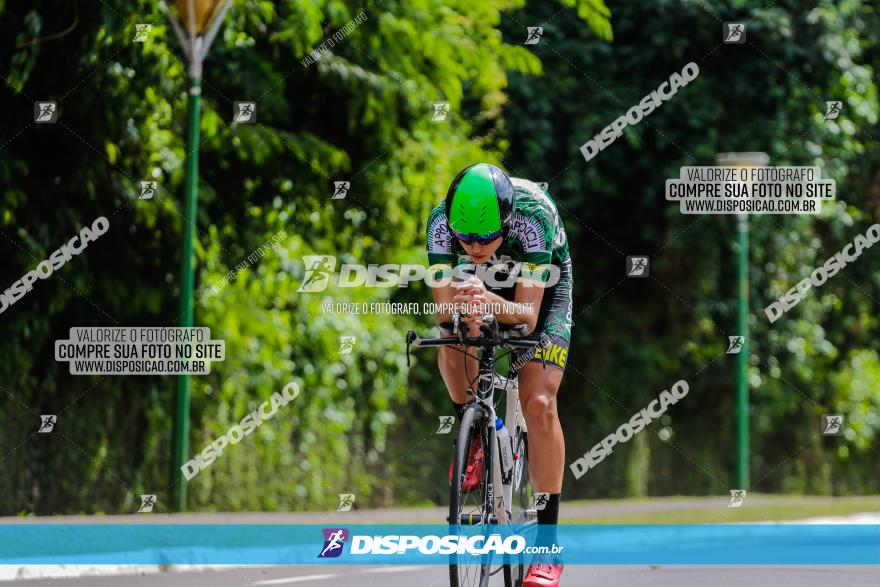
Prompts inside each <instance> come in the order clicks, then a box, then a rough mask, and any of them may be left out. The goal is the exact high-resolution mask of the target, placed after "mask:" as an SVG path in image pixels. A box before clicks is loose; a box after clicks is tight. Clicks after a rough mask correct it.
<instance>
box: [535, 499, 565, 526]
mask: <svg viewBox="0 0 880 587" xmlns="http://www.w3.org/2000/svg"><path fill="white" fill-rule="evenodd" d="M561 495H562V494H561V493H548V494H547V505H546V506H544V509H542V510H538V523H539V524H553V525H556V524H558V523H559V498H560V496H561Z"/></svg>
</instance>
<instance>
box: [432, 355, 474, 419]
mask: <svg viewBox="0 0 880 587" xmlns="http://www.w3.org/2000/svg"><path fill="white" fill-rule="evenodd" d="M462 350H464V347H440V353H439V355H438V357H437V363H438V366H439V367H440V375H441V376H442V377H443V382H444V383H446V389H447V390H449V397H450V398H451V399H452V402H453V403H455V404H457V405H462V404H466V403H467V402H468V401H470V398H469V397H468V394H467V388H468V387H469V386H470V382H471V381H473V380H475V379H476V378H477V374H478V373H479V364H478V363H477V359H476V357H475V356H473V355H474V352H473V350H471V352H470V353H469V355H470V356H468V357H467V359H465V357H464V355H463V354H462V353H461V351H462ZM465 361H467V362H465Z"/></svg>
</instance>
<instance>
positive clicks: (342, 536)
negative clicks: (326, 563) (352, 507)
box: [318, 528, 348, 558]
mask: <svg viewBox="0 0 880 587" xmlns="http://www.w3.org/2000/svg"><path fill="white" fill-rule="evenodd" d="M322 532H323V533H324V546H323V547H322V548H321V552H319V553H318V558H336V557H338V556H339V555H340V554H342V549H343V547H344V546H345V541H346V540H348V530H346V529H345V528H324V529H323V530H322Z"/></svg>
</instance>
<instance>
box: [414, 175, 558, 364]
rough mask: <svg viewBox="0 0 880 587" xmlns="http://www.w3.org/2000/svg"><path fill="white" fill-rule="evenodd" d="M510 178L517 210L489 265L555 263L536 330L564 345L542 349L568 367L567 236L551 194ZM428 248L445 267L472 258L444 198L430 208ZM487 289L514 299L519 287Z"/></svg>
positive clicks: (538, 356) (433, 258) (431, 256)
mask: <svg viewBox="0 0 880 587" xmlns="http://www.w3.org/2000/svg"><path fill="white" fill-rule="evenodd" d="M510 180H511V182H512V183H513V186H514V192H515V194H516V202H515V205H514V208H513V213H512V215H511V217H510V221H509V222H508V224H507V227H506V230H505V233H504V235H503V241H502V243H501V246H499V247H498V250H497V251H496V252H495V254H494V256H493V257H492V259H490V260H489V261H487V262H486V263H485V265H489V266H496V267H497V266H498V265H500V264H506V265H507V266H508V267H509V268H510V269H511V270H513V268H514V267H515V266H516V265H517V264H519V263H524V264H528V265H530V266H535V265H553V266H554V267H556V268H557V269H558V276H559V280H558V281H557V282H556V283H555V284H554V285H552V286H550V287H548V288H547V289H546V291H545V292H544V295H543V297H542V299H541V308H540V310H539V313H538V323H537V326H536V327H535V331H534V333H533V334H532V336H535V337H538V336H540V335H541V334H545V335H546V336H547V337H549V339H550V341H551V345H555V346H556V347H559V348H558V349H554V348H553V347H552V346H551V347H550V348H551V350H553V351H554V352H553V353H551V352H549V351H544V352H543V355H548V356H549V355H551V354H552V356H553V357H554V359H555V361H551V360H549V359H547V357H544V358H545V360H547V362H548V363H551V364H555V365H556V366H557V367H560V368H564V367H565V362H566V360H567V350H568V343H569V342H570V339H571V325H572V320H571V303H572V302H571V299H572V298H571V288H572V274H571V259H570V258H569V252H568V238H567V237H566V235H565V228H564V227H563V225H562V220H561V219H560V217H559V212H558V210H557V209H556V204H555V203H554V202H553V200H552V199H550V196H549V195H548V194H547V193H546V192H545V191H544V190H542V189H541V188H540V187H539V186H538V185H536V184H535V183H533V182H531V181H529V180H527V179H519V178H515V177H512V178H510ZM426 248H427V251H428V262H429V264H430V265H432V266H440V267H441V270H442V269H443V268H448V269H450V270H451V268H453V267H456V266H459V265H470V264H473V261H471V260H470V258H469V257H468V255H467V253H466V252H465V250H464V248H463V247H462V246H461V243H460V242H459V241H458V239H456V238H455V237H454V236H453V235H452V233H451V231H450V229H449V224H448V222H447V218H446V208H445V205H444V203H442V202H441V203H440V204H439V205H437V206H436V207H435V208H434V209H433V210H431V214H430V216H429V217H428V227H427V235H426ZM546 277H547V275H546V274H545V278H546ZM502 281H503V279H502ZM487 289H490V290H491V291H494V292H496V293H498V294H499V295H501V296H502V297H504V298H505V299H513V293H514V289H515V288H513V287H511V288H497V289H496V288H492V287H490V286H488V285H487ZM563 350H564V352H562V351H563ZM526 356H527V355H526ZM532 356H533V357H534V360H540V359H541V358H542V351H540V350H539V351H537V353H536V352H535V351H532Z"/></svg>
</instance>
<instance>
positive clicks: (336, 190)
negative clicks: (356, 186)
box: [330, 181, 351, 200]
mask: <svg viewBox="0 0 880 587" xmlns="http://www.w3.org/2000/svg"><path fill="white" fill-rule="evenodd" d="M350 187H351V182H348V181H334V182H333V197H332V198H330V199H331V200H342V199H344V198H345V196H346V195H348V190H349V188H350Z"/></svg>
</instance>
